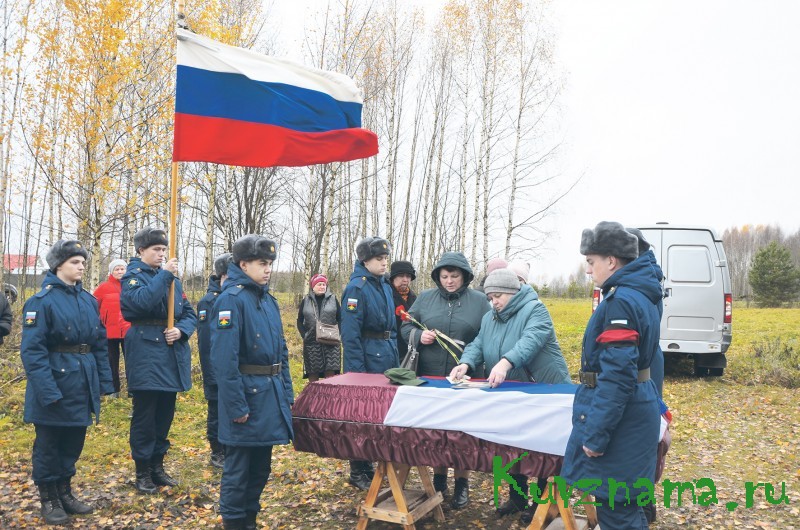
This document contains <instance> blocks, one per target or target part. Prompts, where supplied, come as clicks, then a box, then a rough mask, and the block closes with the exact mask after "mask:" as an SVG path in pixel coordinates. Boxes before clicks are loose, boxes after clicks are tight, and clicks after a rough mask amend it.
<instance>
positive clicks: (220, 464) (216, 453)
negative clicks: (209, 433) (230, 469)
mask: <svg viewBox="0 0 800 530" xmlns="http://www.w3.org/2000/svg"><path fill="white" fill-rule="evenodd" d="M208 443H209V445H210V446H211V465H212V466H213V467H216V468H219V469H222V468H224V467H225V446H224V445H222V444H221V443H219V442H217V441H215V440H209V441H208Z"/></svg>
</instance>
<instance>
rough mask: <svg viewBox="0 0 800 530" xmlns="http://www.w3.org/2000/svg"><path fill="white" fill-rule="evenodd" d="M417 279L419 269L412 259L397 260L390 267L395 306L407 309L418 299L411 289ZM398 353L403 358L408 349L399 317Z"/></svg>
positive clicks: (390, 282)
mask: <svg viewBox="0 0 800 530" xmlns="http://www.w3.org/2000/svg"><path fill="white" fill-rule="evenodd" d="M416 279H417V271H416V270H414V265H412V264H411V262H410V261H395V262H392V266H391V268H390V269H389V284H390V285H391V286H392V296H393V297H394V307H395V308H397V307H399V306H403V307H404V308H405V310H406V311H408V310H409V308H410V307H411V304H413V303H414V301H415V300H416V299H417V293H415V292H414V291H412V290H411V282H413V281H414V280H416ZM396 318H397V330H398V331H397V353H398V354H399V355H400V358H401V359H402V358H403V356H404V355H405V354H406V352H407V351H408V343H407V342H406V341H405V339H404V338H403V336H402V335H401V334H400V326H401V324H402V321H401V319H400V316H399V315H398V316H397V317H396Z"/></svg>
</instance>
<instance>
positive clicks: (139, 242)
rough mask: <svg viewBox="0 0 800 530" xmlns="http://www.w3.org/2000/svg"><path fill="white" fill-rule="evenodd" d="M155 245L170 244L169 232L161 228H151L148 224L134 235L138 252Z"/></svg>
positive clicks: (134, 245)
mask: <svg viewBox="0 0 800 530" xmlns="http://www.w3.org/2000/svg"><path fill="white" fill-rule="evenodd" d="M154 245H164V246H168V245H169V241H168V240H167V233H166V232H164V231H163V230H161V229H160V228H150V227H149V226H146V227H144V228H142V229H141V230H139V231H138V232H136V233H135V234H134V235H133V247H134V249H135V250H136V252H139V250H140V249H145V248H150V247H152V246H154Z"/></svg>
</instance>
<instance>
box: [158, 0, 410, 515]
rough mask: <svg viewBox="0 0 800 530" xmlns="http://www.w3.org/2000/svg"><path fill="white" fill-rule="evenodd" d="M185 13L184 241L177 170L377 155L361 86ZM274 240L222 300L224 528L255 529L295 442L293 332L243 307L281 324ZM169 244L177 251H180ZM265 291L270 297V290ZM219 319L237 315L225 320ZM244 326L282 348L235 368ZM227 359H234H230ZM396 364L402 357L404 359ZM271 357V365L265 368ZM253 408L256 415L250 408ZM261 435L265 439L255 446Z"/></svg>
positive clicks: (177, 133)
mask: <svg viewBox="0 0 800 530" xmlns="http://www.w3.org/2000/svg"><path fill="white" fill-rule="evenodd" d="M183 8H184V5H183V3H182V2H179V4H178V30H177V39H178V43H177V63H178V64H177V68H176V73H177V74H176V83H175V86H176V89H175V128H174V142H173V150H172V160H173V166H172V177H173V179H172V190H171V192H172V197H171V198H172V219H171V223H172V224H171V227H170V235H174V234H175V228H174V222H175V221H174V213H175V210H176V206H177V205H176V200H177V199H176V198H177V194H178V190H177V176H178V166H177V164H178V162H211V163H217V164H228V165H235V166H247V167H275V166H308V165H312V164H326V163H331V162H348V161H351V160H357V159H361V158H366V157H370V156H374V155H375V154H377V152H378V138H377V136H376V135H375V133H373V132H372V131H369V130H367V129H363V128H362V127H361V109H362V95H361V90H360V89H359V88H358V87H357V86H356V83H355V82H354V81H353V80H352V79H350V78H349V77H347V76H345V75H343V74H340V73H337V72H329V71H323V70H320V69H317V68H311V67H307V66H304V65H301V64H297V63H294V62H292V61H288V60H285V59H278V58H274V57H268V56H265V55H261V54H258V53H255V52H253V51H251V50H246V49H242V48H237V47H234V46H229V45H226V44H223V43H221V42H217V41H214V40H211V39H208V38H206V37H203V36H200V35H197V34H195V33H192V32H191V31H189V30H188V27H187V25H186V24H185V22H184V15H183ZM234 215H235V214H234ZM254 238H255V239H254ZM265 241H267V240H266V239H265V238H260V239H259V238H258V236H254V235H250V236H246V237H245V238H242V239H240V240H238V241H237V243H236V244H234V247H233V249H232V252H233V257H234V259H233V263H231V264H230V266H229V270H230V271H232V272H230V274H231V275H232V276H233V275H236V274H238V275H239V277H238V279H237V281H236V282H232V283H231V284H230V285H229V284H228V283H226V285H225V290H224V291H223V293H222V294H221V295H220V296H219V298H218V300H217V302H216V303H215V304H214V308H213V315H212V316H213V320H212V322H211V357H212V366H213V367H214V370H215V375H216V377H217V384H218V387H219V439H220V442H221V443H223V444H225V445H226V456H225V464H224V469H223V472H222V485H221V494H220V511H221V512H222V515H223V525H224V527H225V528H248V529H249V528H256V522H255V519H256V517H255V516H256V514H257V512H258V510H259V506H258V497H256V496H255V495H254V492H256V491H257V492H258V494H259V495H260V493H261V490H263V487H264V484H265V483H266V481H267V478H268V477H269V461H270V460H271V449H272V445H276V444H278V443H287V441H288V439H290V438H291V435H292V433H291V414H290V413H289V414H288V417H287V416H286V413H287V410H288V407H287V402H288V403H291V401H292V400H293V394H292V389H291V377H290V376H289V370H288V353H287V350H286V346H285V341H283V334H282V330H278V329H275V322H279V320H274V319H273V320H269V319H265V318H263V315H261V314H259V312H261V310H260V309H258V308H256V307H252V305H253V304H249V303H248V304H244V302H243V300H248V301H252V300H250V299H251V298H255V297H254V296H250V294H251V291H252V293H255V294H257V295H258V303H257V305H258V306H259V307H261V306H264V307H266V306H269V307H270V311H273V312H274V314H276V315H278V318H279V313H278V310H277V303H276V302H275V300H274V299H273V298H272V297H271V296H270V295H269V293H268V291H266V285H267V284H268V282H269V278H268V276H269V275H268V274H266V280H265V279H264V277H263V276H261V277H259V276H258V274H257V271H256V270H255V269H257V268H258V267H256V266H255V265H254V264H260V266H263V267H268V268H269V269H270V272H271V267H272V261H273V260H274V259H275V244H274V243H273V242H269V246H270V247H271V248H269V249H268V250H264V249H265V248H266V247H263V245H266V243H264V242H265ZM256 243H257V244H256ZM170 248H174V246H173V245H172V244H171V245H170ZM267 262H268V265H267ZM242 267H244V268H242ZM244 269H247V271H245V270H244ZM250 269H253V270H252V271H251V270H250ZM250 273H252V274H250ZM229 281H230V280H229ZM245 290H247V292H248V293H247V294H248V296H250V297H249V298H248V296H245V295H244V294H242V295H238V296H234V295H233V294H234V293H236V292H239V291H241V292H244V291H245ZM262 290H264V291H265V292H266V295H262V294H261V291H262ZM225 300H228V301H231V302H233V301H237V303H241V304H242V306H241V307H240V308H239V309H242V310H243V312H242V313H241V314H240V315H239V316H240V317H241V320H240V321H236V319H233V320H230V319H229V318H228V317H229V316H230V317H233V315H234V313H233V311H234V309H232V307H233V305H231V306H230V307H227V306H226V307H224V308H223V307H222V306H221V305H220V304H221V303H222V302H223V301H225ZM389 301H390V302H391V296H390V297H389ZM236 307H239V306H238V305H237V306H236ZM253 309H258V311H253ZM392 309H393V308H392ZM219 311H230V312H231V313H230V315H222V314H218V312H219ZM237 315H238V313H237ZM392 321H394V318H393V317H392ZM243 322H247V326H246V329H247V333H248V334H249V335H247V336H242V337H240V341H239V342H238V345H239V346H242V345H244V346H246V347H250V348H251V350H252V348H253V347H254V346H257V344H254V343H252V341H253V340H255V341H256V342H258V343H263V342H264V341H266V340H267V338H270V339H271V340H273V341H279V340H280V341H282V342H283V346H282V348H274V347H270V349H269V351H261V350H260V349H259V350H258V351H250V353H252V358H250V357H248V358H247V359H246V361H247V362H246V363H245V364H244V365H239V364H236V362H235V361H241V359H234V358H232V357H231V356H232V355H233V354H232V352H231V351H230V350H227V349H225V348H222V349H220V348H219V347H218V344H220V341H222V342H225V341H229V343H230V344H231V345H233V344H237V341H236V340H234V339H236V338H237V337H238V331H239V330H241V329H245V327H241V326H243V324H242V323H243ZM248 340H250V341H251V342H250V343H248V342H247V341H248ZM241 341H244V342H241ZM226 344H228V342H226ZM278 350H280V351H278ZM241 351H242V352H245V351H249V350H241ZM226 352H227V353H228V354H229V356H225V353H226ZM256 353H258V354H259V355H255V354H256ZM277 354H280V355H279V356H277ZM394 356H395V358H396V351H395V355H394ZM267 358H268V359H267ZM267 360H269V361H270V363H271V364H270V366H266V365H264V366H261V365H262V364H264V362H266V361H267ZM395 365H396V361H395ZM242 366H244V370H245V372H251V373H243V372H242V371H241V370H242ZM275 366H279V367H280V370H279V373H278V374H273V373H271V372H270V373H269V374H267V373H265V372H266V370H267V369H269V370H275ZM252 372H256V373H252ZM245 379H246V380H248V381H249V382H253V383H257V384H254V385H253V386H248V387H247V391H248V392H252V389H256V391H255V392H254V394H259V395H258V396H255V395H250V394H247V395H245V396H244V398H245V399H244V400H243V396H242V394H241V393H240V392H239V390H241V391H242V392H244V387H241V382H242V381H244V380H245ZM264 388H273V389H278V388H280V389H282V390H283V392H282V393H280V396H278V397H279V398H280V399H278V400H277V402H275V403H272V402H270V403H269V405H268V406H270V407H274V408H275V409H280V411H281V415H280V416H281V417H283V418H284V419H285V420H286V421H285V426H282V427H280V428H279V425H278V424H277V423H280V422H277V423H276V420H277V418H278V416H279V415H276V414H273V415H272V416H270V417H269V418H265V417H264V411H263V409H259V408H258V405H259V404H261V405H264V404H265V402H264V400H263V399H260V398H262V397H264V396H261V394H262V392H260V389H264ZM245 402H246V403H247V406H245ZM250 404H252V405H253V406H254V408H250V406H249V405H250ZM264 421H269V422H272V423H274V424H275V425H273V426H274V427H275V431H274V432H272V431H268V432H262V433H259V435H258V436H255V434H254V433H252V432H251V431H253V429H259V428H260V426H261V425H262V422H264ZM269 433H272V434H269ZM251 434H252V435H253V436H255V437H253V438H251V437H250V435H251ZM262 438H263V439H262ZM229 444H230V447H229ZM228 450H230V452H227V451H228ZM251 464H252V466H254V467H251ZM241 483H245V484H251V483H252V487H250V486H247V488H246V489H247V491H246V492H245V493H244V494H242V491H241V488H240V486H241Z"/></svg>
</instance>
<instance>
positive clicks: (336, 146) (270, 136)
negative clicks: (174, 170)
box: [172, 113, 378, 167]
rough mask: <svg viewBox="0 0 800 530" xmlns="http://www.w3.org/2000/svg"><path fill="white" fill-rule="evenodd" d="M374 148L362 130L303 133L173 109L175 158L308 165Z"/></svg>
mask: <svg viewBox="0 0 800 530" xmlns="http://www.w3.org/2000/svg"><path fill="white" fill-rule="evenodd" d="M377 153H378V137H377V136H376V135H375V133H373V132H372V131H369V130H367V129H360V128H352V129H341V130H336V131H327V132H321V133H306V132H298V131H293V130H290V129H285V128H283V127H276V126H274V125H265V124H260V123H252V122H246V121H239V120H230V119H226V118H208V117H204V116H195V115H192V114H180V113H176V114H175V142H174V145H173V150H172V160H173V161H175V162H214V163H217V164H227V165H232V166H250V167H272V166H308V165H311V164H326V163H329V162H348V161H350V160H357V159H359V158H366V157H369V156H373V155H375V154H377Z"/></svg>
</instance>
